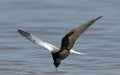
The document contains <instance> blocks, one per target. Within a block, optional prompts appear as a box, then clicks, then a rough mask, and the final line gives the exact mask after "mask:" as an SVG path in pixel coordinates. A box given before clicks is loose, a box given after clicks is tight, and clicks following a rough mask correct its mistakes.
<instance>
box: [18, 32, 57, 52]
mask: <svg viewBox="0 0 120 75" xmlns="http://www.w3.org/2000/svg"><path fill="white" fill-rule="evenodd" d="M18 32H19V33H20V34H21V35H22V36H24V37H25V38H27V39H28V40H30V41H32V42H34V43H36V44H38V45H40V46H43V47H45V48H46V49H48V50H49V51H50V52H56V51H58V50H59V48H58V47H56V46H55V45H53V44H50V43H47V42H44V41H42V40H40V39H39V38H37V37H36V36H34V35H32V34H30V33H28V32H26V31H23V30H18Z"/></svg>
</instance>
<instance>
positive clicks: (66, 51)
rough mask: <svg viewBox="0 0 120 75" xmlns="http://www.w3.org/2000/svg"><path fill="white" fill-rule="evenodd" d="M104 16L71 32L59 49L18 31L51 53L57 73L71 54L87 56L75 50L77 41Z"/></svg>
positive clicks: (27, 33) (22, 31) (29, 34)
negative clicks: (63, 61) (62, 62)
mask: <svg viewBox="0 0 120 75" xmlns="http://www.w3.org/2000/svg"><path fill="white" fill-rule="evenodd" d="M101 17H102V16H98V17H96V18H93V19H91V20H89V21H88V22H86V23H84V24H82V25H80V26H78V27H76V28H74V29H73V30H71V31H70V32H68V33H67V34H66V35H65V36H64V37H63V38H62V39H61V47H60V48H58V47H56V46H55V45H53V44H51V43H48V42H45V41H43V40H41V39H39V38H37V37H36V36H34V35H33V34H31V33H29V32H26V31H24V30H21V29H18V32H19V33H20V34H21V35H22V36H23V37H25V38H27V39H28V40H30V41H32V42H33V43H36V44H38V45H40V46H42V47H44V48H46V49H48V50H49V51H50V53H51V54H52V57H53V64H54V66H55V69H56V71H57V68H58V67H59V66H60V64H61V61H62V60H64V59H65V58H66V57H67V56H69V55H70V54H81V55H85V53H81V52H77V51H75V50H73V49H72V48H73V46H74V44H75V42H76V40H77V39H78V38H79V37H80V35H81V34H82V33H83V32H84V31H86V30H87V29H88V28H89V27H90V26H91V25H92V24H93V23H94V22H96V21H97V20H98V19H100V18H101Z"/></svg>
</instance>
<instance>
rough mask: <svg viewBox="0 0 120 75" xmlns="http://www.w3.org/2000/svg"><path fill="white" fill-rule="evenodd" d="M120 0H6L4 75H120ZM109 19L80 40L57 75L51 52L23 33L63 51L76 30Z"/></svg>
mask: <svg viewBox="0 0 120 75" xmlns="http://www.w3.org/2000/svg"><path fill="white" fill-rule="evenodd" d="M119 2H120V1H119V0H116V1H110V0H106V1H104V0H100V1H95V0H92V1H88V0H84V1H83V0H79V1H74V0H71V1H68V0H65V1H63V0H60V1H59V0H51V1H49V0H34V1H33V0H26V1H25V0H20V1H17V0H0V75H61V74H63V75H73V74H76V75H79V74H81V75H96V74H97V75H119V74H120V59H119V58H120V51H119V45H120V40H119V39H120V38H119V36H120V33H119V31H120V23H119V20H120V19H119V17H118V13H120V10H118V9H119ZM101 15H102V16H103V18H101V19H100V20H99V21H97V22H96V23H95V24H94V25H92V26H91V27H90V28H89V29H88V30H87V31H86V32H85V33H84V34H83V35H82V36H81V37H80V39H78V40H77V42H76V44H75V46H74V49H75V50H77V51H80V52H83V53H86V54H87V55H85V56H81V55H71V56H69V57H68V58H67V59H66V60H64V61H63V62H62V64H61V66H60V67H59V68H58V70H59V71H58V72H55V69H54V66H53V61H52V57H51V54H50V53H49V52H48V51H47V50H46V49H44V48H42V47H39V46H37V45H35V44H33V43H31V42H29V41H28V40H26V39H24V38H23V37H22V36H21V35H19V34H18V33H17V29H23V30H26V31H29V32H31V33H33V34H34V35H36V36H38V37H40V38H41V39H43V40H45V41H47V42H50V43H53V44H55V45H57V46H58V47H60V43H61V38H62V37H63V36H64V35H65V34H66V33H67V32H68V31H69V30H71V29H72V28H74V27H77V26H78V25H80V24H82V23H84V22H86V21H88V20H89V19H92V18H94V17H97V16H101Z"/></svg>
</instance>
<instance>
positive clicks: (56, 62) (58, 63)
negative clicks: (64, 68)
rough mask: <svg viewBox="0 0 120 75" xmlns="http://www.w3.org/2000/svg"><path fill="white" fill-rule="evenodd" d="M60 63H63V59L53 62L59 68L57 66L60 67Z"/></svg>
mask: <svg viewBox="0 0 120 75" xmlns="http://www.w3.org/2000/svg"><path fill="white" fill-rule="evenodd" d="M60 63H61V60H60V59H56V60H55V61H54V63H53V64H54V66H55V67H56V68H57V67H59V65H60Z"/></svg>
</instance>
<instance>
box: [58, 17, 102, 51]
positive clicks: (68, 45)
mask: <svg viewBox="0 0 120 75" xmlns="http://www.w3.org/2000/svg"><path fill="white" fill-rule="evenodd" d="M101 17H102V16H99V17H97V18H94V19H92V20H90V21H88V22H86V23H84V24H82V25H80V26H78V27H77V28H75V29H73V30H72V31H70V32H69V33H67V34H66V35H65V36H64V37H63V38H62V43H61V49H60V50H65V49H67V50H70V49H72V47H73V45H74V43H75V41H76V40H77V39H78V38H79V36H80V35H81V34H82V33H83V32H84V31H85V30H86V29H87V28H89V27H90V26H91V25H92V24H93V23H94V22H95V21H97V20H98V19H100V18H101Z"/></svg>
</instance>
